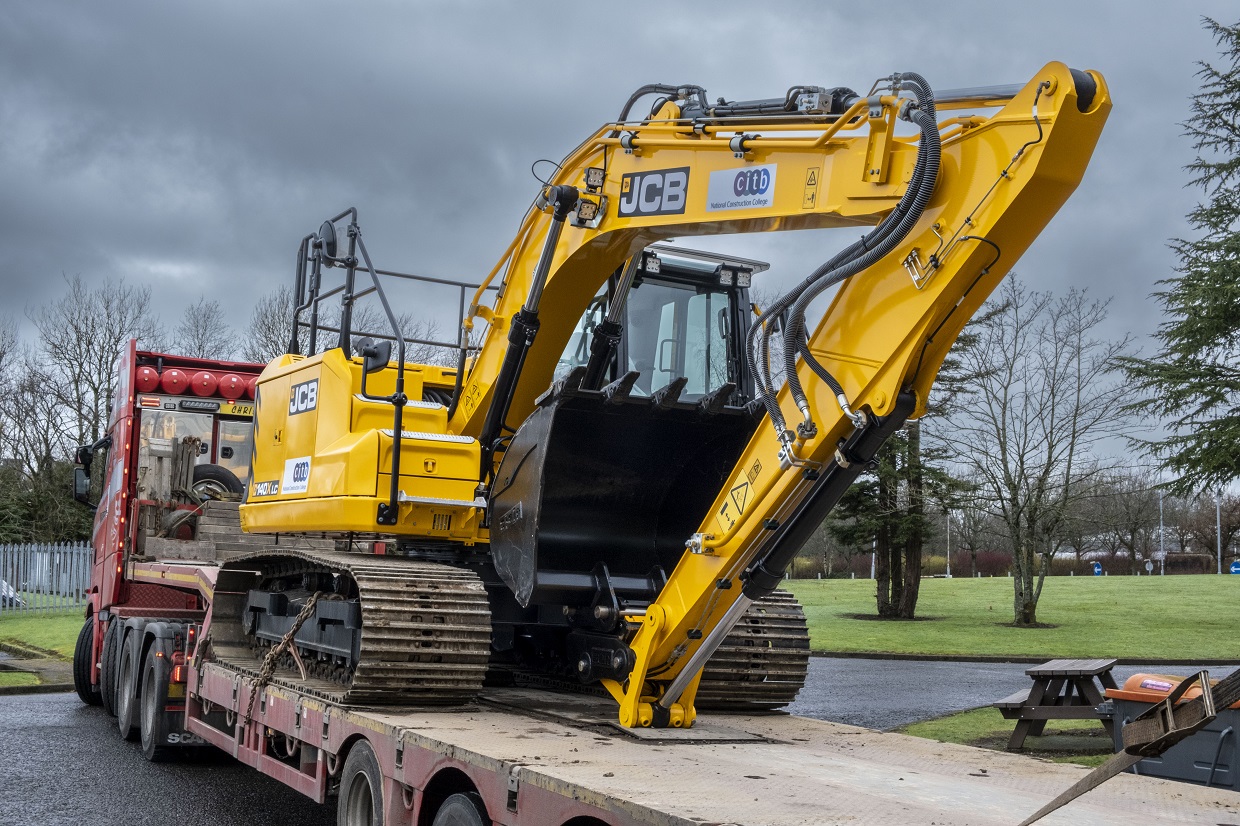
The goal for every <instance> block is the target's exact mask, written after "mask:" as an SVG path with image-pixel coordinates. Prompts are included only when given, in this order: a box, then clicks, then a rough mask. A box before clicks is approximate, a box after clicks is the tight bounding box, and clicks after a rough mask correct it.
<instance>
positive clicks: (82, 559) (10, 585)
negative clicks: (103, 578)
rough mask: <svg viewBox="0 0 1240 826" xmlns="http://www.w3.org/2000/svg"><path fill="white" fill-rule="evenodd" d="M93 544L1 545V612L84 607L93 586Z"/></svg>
mask: <svg viewBox="0 0 1240 826" xmlns="http://www.w3.org/2000/svg"><path fill="white" fill-rule="evenodd" d="M92 558H93V554H92V553H91V547H90V545H87V544H85V543H79V544H67V543H64V544H43V545H40V544H33V545H0V612H7V611H59V610H67V609H70V608H81V607H82V606H83V605H85V604H86V591H87V589H89V588H90V569H91V561H92Z"/></svg>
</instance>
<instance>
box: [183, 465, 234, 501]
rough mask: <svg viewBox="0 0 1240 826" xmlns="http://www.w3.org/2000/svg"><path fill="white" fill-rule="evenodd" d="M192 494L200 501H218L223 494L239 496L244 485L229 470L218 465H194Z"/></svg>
mask: <svg viewBox="0 0 1240 826" xmlns="http://www.w3.org/2000/svg"><path fill="white" fill-rule="evenodd" d="M192 487H193V489H194V493H196V494H198V496H199V497H200V498H202V499H220V498H222V497H223V496H224V495H225V494H233V495H235V496H240V495H241V494H242V493H244V492H245V485H243V484H241V480H240V479H238V478H237V476H236V474H234V473H233V472H232V471H231V470H229V469H228V468H226V467H221V466H220V465H194V481H193V484H192Z"/></svg>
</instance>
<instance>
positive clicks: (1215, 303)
mask: <svg viewBox="0 0 1240 826" xmlns="http://www.w3.org/2000/svg"><path fill="white" fill-rule="evenodd" d="M1203 22H1204V26H1205V28H1206V29H1207V30H1208V31H1209V32H1210V33H1211V34H1212V35H1213V36H1214V39H1215V42H1216V43H1217V44H1218V47H1219V51H1220V58H1221V59H1220V60H1219V61H1218V62H1217V63H1206V62H1202V63H1200V64H1199V66H1200V70H1199V71H1198V73H1197V76H1198V77H1199V78H1200V80H1201V88H1200V91H1198V92H1197V94H1196V95H1194V96H1193V99H1192V117H1191V118H1190V119H1189V121H1188V122H1187V123H1185V124H1184V130H1185V135H1186V136H1187V137H1189V138H1190V139H1192V141H1193V148H1194V149H1195V150H1196V151H1197V157H1196V159H1195V160H1194V161H1193V162H1192V163H1190V164H1189V165H1188V166H1187V170H1188V171H1189V173H1190V174H1191V175H1192V178H1191V180H1190V183H1192V184H1193V185H1194V186H1197V187H1200V189H1201V190H1202V191H1203V192H1204V193H1205V200H1204V201H1202V202H1201V203H1199V204H1198V205H1197V206H1196V207H1195V208H1194V209H1193V210H1192V211H1191V212H1189V213H1188V216H1187V217H1188V222H1189V224H1190V225H1191V226H1192V228H1193V229H1194V230H1196V231H1197V235H1198V237H1196V238H1195V239H1192V240H1185V239H1176V240H1174V241H1173V242H1172V249H1173V250H1175V253H1176V255H1177V256H1178V258H1179V264H1178V265H1177V267H1176V272H1177V273H1178V275H1176V276H1175V277H1173V278H1168V279H1165V280H1163V281H1160V282H1159V283H1160V285H1163V286H1164V287H1165V289H1163V290H1162V291H1160V292H1158V293H1155V296H1156V297H1157V298H1158V300H1159V301H1160V302H1161V303H1162V305H1163V308H1164V310H1165V312H1166V315H1167V320H1166V321H1165V322H1163V324H1162V325H1161V326H1160V327H1159V330H1158V333H1157V339H1158V341H1159V344H1160V346H1161V349H1160V350H1159V352H1158V353H1157V354H1155V355H1154V356H1153V357H1152V358H1149V359H1137V358H1128V359H1122V360H1120V363H1121V365H1122V366H1123V367H1124V369H1125V370H1126V371H1127V373H1128V376H1129V378H1130V379H1132V380H1133V382H1134V383H1135V384H1136V385H1137V386H1138V387H1139V388H1140V389H1141V390H1142V391H1144V393H1143V394H1142V396H1143V398H1142V399H1141V400H1139V401H1137V402H1134V403H1133V404H1132V405H1131V406H1130V408H1131V409H1132V410H1133V411H1134V412H1140V413H1143V414H1145V415H1148V416H1151V417H1153V418H1155V419H1156V420H1157V421H1160V422H1162V423H1164V424H1165V425H1166V427H1167V428H1168V433H1167V435H1166V436H1165V437H1164V438H1163V439H1161V440H1160V441H1150V442H1143V443H1142V444H1143V445H1144V446H1145V447H1146V448H1147V449H1148V450H1149V451H1150V452H1151V453H1153V454H1154V455H1155V456H1157V457H1158V458H1159V459H1160V460H1161V461H1162V463H1163V466H1164V467H1165V468H1167V469H1168V470H1169V471H1171V473H1172V474H1173V475H1174V479H1175V481H1174V487H1175V489H1176V490H1177V491H1179V492H1193V493H1195V492H1198V491H1200V490H1201V489H1202V488H1216V487H1219V486H1221V485H1224V484H1227V483H1229V482H1232V481H1234V480H1235V479H1237V478H1240V23H1237V24H1235V25H1231V26H1225V25H1221V24H1219V23H1218V22H1216V21H1214V20H1211V19H1209V18H1205V19H1204V21H1203Z"/></svg>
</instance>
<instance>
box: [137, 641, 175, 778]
mask: <svg viewBox="0 0 1240 826" xmlns="http://www.w3.org/2000/svg"><path fill="white" fill-rule="evenodd" d="M167 699H168V662H167V660H165V659H164V658H163V657H157V656H155V647H154V646H152V647H151V649H150V650H149V651H147V652H146V663H145V664H144V665H143V666H142V700H141V703H140V707H139V718H140V719H139V729H140V730H141V741H142V755H143V757H145V758H146V759H147V760H149V761H151V762H152V763H159V762H162V761H164V760H167V759H168V756H169V751H170V749H169V748H168V745H167V743H168V734H169V731H168V715H167V714H165V713H164V705H165V704H166V701H167Z"/></svg>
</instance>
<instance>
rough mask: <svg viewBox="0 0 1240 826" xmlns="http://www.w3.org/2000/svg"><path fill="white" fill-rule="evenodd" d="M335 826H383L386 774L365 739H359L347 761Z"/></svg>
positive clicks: (342, 775) (342, 774)
mask: <svg viewBox="0 0 1240 826" xmlns="http://www.w3.org/2000/svg"><path fill="white" fill-rule="evenodd" d="M336 826H383V774H382V773H381V772H380V771H379V761H378V759H377V758H376V757H375V751H374V749H372V748H371V747H370V744H369V743H367V742H366V741H365V740H360V741H358V743H357V745H355V746H354V747H353V749H352V750H351V751H350V752H349V757H348V759H346V760H345V761H344V771H342V772H341V773H340V803H339V805H338V806H337V808H336Z"/></svg>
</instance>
